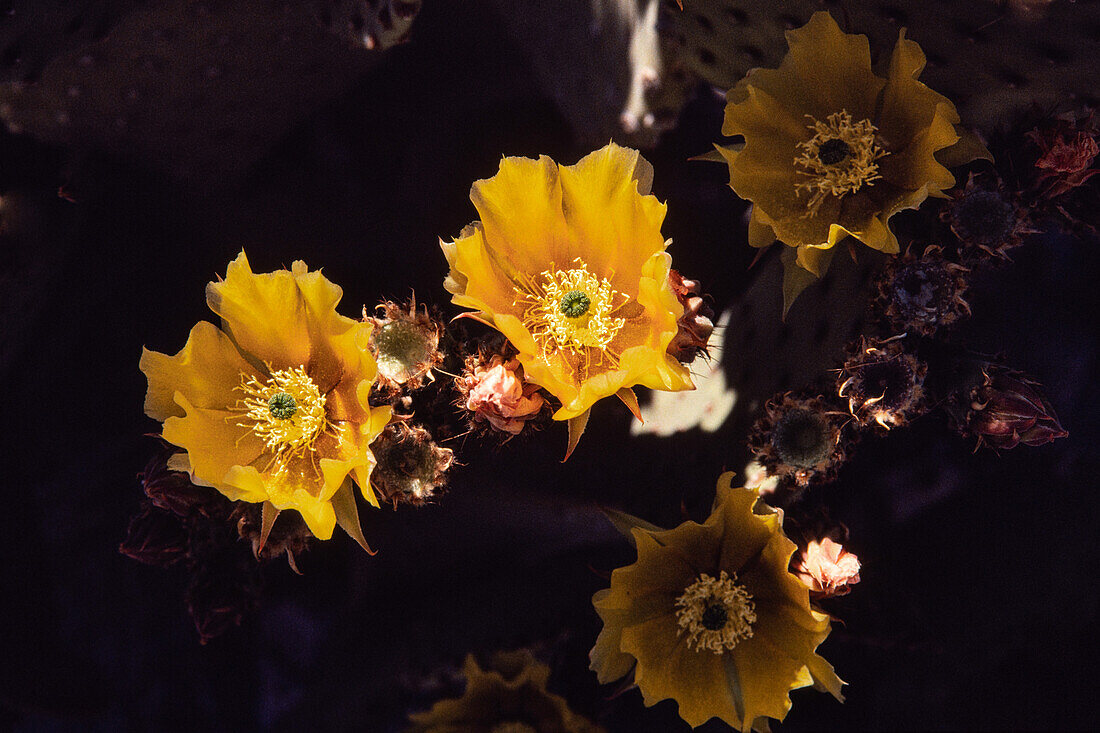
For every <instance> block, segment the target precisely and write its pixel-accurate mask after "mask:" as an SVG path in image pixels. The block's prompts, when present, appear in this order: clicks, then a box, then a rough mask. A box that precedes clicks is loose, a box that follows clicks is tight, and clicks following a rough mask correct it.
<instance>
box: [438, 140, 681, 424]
mask: <svg viewBox="0 0 1100 733" xmlns="http://www.w3.org/2000/svg"><path fill="white" fill-rule="evenodd" d="M652 180H653V169H652V167H651V166H650V165H649V163H648V162H646V160H645V159H644V158H642V157H641V156H640V155H639V154H638V152H637V151H636V150H630V149H627V148H622V147H619V146H618V145H614V144H609V145H607V146H606V147H604V148H601V149H600V150H597V151H596V152H594V153H591V154H590V155H587V156H586V157H584V158H583V159H581V161H580V162H578V163H577V164H576V165H572V166H558V164H557V163H555V162H554V161H553V160H551V159H550V158H548V157H546V156H542V157H540V158H539V159H538V160H531V159H529V158H504V159H503V160H502V161H501V163H500V170H499V171H498V172H497V174H496V175H495V176H493V177H492V178H490V179H487V180H481V181H477V182H476V183H474V185H473V188H472V189H471V191H470V199H471V200H472V201H473V203H474V206H475V207H476V208H477V211H478V214H479V215H480V216H481V220H480V221H475V222H473V223H472V224H470V225H469V226H467V227H466V228H465V229H463V230H462V233H461V234H460V235H459V237H458V238H457V239H455V240H454V241H453V242H443V241H440V245H441V246H442V248H443V253H444V255H445V256H446V257H447V262H448V263H449V264H450V268H451V269H450V274H449V275H448V276H447V278H446V280H445V282H444V285H445V287H446V288H447V290H448V291H449V292H450V293H452V295H453V296H454V297H453V301H454V303H455V304H456V305H459V306H463V307H466V308H471V309H473V310H474V311H476V312H475V313H473V314H471V315H472V316H473V317H475V318H477V319H478V320H481V321H483V322H484V323H486V324H488V325H490V326H492V327H493V328H495V329H497V330H498V331H500V332H501V333H503V334H504V335H505V336H506V337H507V338H508V340H509V341H511V342H512V344H513V345H514V346H515V348H516V349H517V350H518V351H519V355H518V357H517V358H518V359H519V361H520V363H521V364H522V365H523V370H524V374H525V375H526V378H527V379H528V380H529V381H531V382H533V383H535V384H538V385H539V386H541V387H543V388H544V389H545V390H547V391H548V392H550V393H551V394H553V395H554V396H555V397H557V398H558V400H560V401H561V408H560V409H558V411H557V412H556V413H555V414H554V418H555V419H557V420H570V421H571V424H570V436H571V444H574V445H575V440H574V438H575V437H579V432H578V428H579V429H583V424H584V421H585V420H586V419H587V416H588V411H589V409H590V408H591V407H592V405H593V403H595V402H596V401H597V400H599V399H601V398H603V397H608V396H610V395H617V396H618V397H619V398H620V399H622V400H623V401H624V402H625V403H626V404H627V405H628V406H629V407H631V409H632V410H633V411H634V412H635V413H637V400H636V398H635V397H634V393H633V392H632V391H631V387H633V386H634V385H643V386H646V387H650V388H653V389H661V390H671V391H675V390H682V389H692V388H693V387H694V385H693V384H692V382H691V377H690V375H689V374H688V371H687V369H686V368H685V367H684V366H683V365H681V364H680V363H679V362H678V361H677V360H676V359H675V358H674V357H672V356H671V355H669V354H668V353H667V349H668V345H669V343H670V342H671V341H672V338H673V337H674V336H675V335H676V331H677V319H678V318H679V317H680V316H681V314H682V313H683V307H682V306H681V305H680V303H679V301H678V300H677V298H676V293H675V292H674V291H673V289H672V287H671V285H670V283H669V270H670V268H671V262H672V260H671V258H670V257H669V255H668V253H667V252H666V251H665V248H666V247H667V245H668V242H667V241H666V240H665V238H664V237H663V236H662V235H661V223H662V222H663V221H664V217H665V205H664V204H662V203H660V202H658V201H657V199H656V198H655V197H653V196H651V195H649V188H650V184H651V182H652Z"/></svg>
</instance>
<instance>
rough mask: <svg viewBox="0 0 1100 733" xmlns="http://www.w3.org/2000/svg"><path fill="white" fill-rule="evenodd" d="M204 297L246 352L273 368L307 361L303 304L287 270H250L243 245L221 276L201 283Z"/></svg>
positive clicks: (301, 364)
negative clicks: (204, 287)
mask: <svg viewBox="0 0 1100 733" xmlns="http://www.w3.org/2000/svg"><path fill="white" fill-rule="evenodd" d="M206 303H207V305H208V306H210V310H212V311H214V312H215V313H217V314H218V315H219V316H221V319H222V323H223V324H224V328H225V330H226V331H227V332H228V333H229V334H230V335H231V336H232V337H233V340H234V341H236V342H237V345H238V346H239V347H240V348H241V350H242V351H244V352H245V353H247V354H250V355H251V356H253V357H255V358H257V359H259V360H261V361H266V362H269V363H271V364H273V365H275V367H276V368H284V367H288V366H290V367H295V366H305V365H307V364H308V363H309V357H310V351H311V345H310V338H309V324H308V321H307V315H306V306H305V303H304V301H303V298H302V293H301V291H300V290H299V289H298V284H297V283H296V282H295V278H294V276H293V275H292V274H291V272H290V271H289V270H278V271H276V272H272V273H264V274H259V275H258V274H254V273H253V272H252V268H251V266H250V265H249V263H248V257H247V256H246V255H245V253H244V252H243V251H242V252H241V253H240V254H239V255H237V259H235V260H233V262H231V263H229V268H228V269H227V271H226V275H225V280H223V281H221V282H212V283H210V284H208V285H207V286H206Z"/></svg>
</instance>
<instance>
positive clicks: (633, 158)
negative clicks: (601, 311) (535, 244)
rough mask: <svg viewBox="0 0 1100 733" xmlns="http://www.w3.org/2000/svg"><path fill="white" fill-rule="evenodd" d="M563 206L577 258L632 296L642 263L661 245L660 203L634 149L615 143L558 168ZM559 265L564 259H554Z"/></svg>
mask: <svg viewBox="0 0 1100 733" xmlns="http://www.w3.org/2000/svg"><path fill="white" fill-rule="evenodd" d="M559 174H560V176H561V189H562V210H563V212H564V215H565V220H566V223H567V224H568V227H569V231H570V235H571V237H572V239H573V241H574V242H575V243H576V246H575V248H574V250H573V253H572V254H573V256H574V257H579V258H580V259H581V260H582V261H583V262H584V263H585V264H586V265H587V266H588V268H589V270H590V271H592V272H599V273H601V274H602V275H603V276H604V277H606V278H607V279H608V280H609V281H610V282H611V285H612V287H614V288H615V289H616V290H618V291H619V292H621V293H625V294H626V295H628V296H631V297H633V296H634V295H635V294H636V292H635V291H636V289H637V286H638V285H637V284H638V279H639V278H640V277H641V274H642V273H641V270H642V264H643V263H644V262H645V261H646V260H647V259H648V258H649V257H650V256H652V255H653V254H655V253H657V252H661V251H663V250H664V248H665V240H664V237H662V236H661V224H662V222H663V221H664V219H665V210H666V206H665V204H662V203H660V202H659V201H658V200H657V199H656V197H654V196H647V195H642V194H643V193H648V185H645V190H644V191H643V190H641V188H642V186H643V184H641V183H639V178H641V179H642V181H643V182H647V181H651V180H652V178H653V168H652V166H650V165H649V163H648V162H647V161H646V159H645V158H643V157H642V156H641V155H639V153H638V151H637V150H631V149H630V148H623V147H620V146H618V145H615V144H614V143H612V144H610V145H606V146H605V147H603V148H600V149H599V150H597V151H596V152H594V153H589V154H588V155H586V156H585V157H583V158H581V160H580V161H579V162H577V164H576V165H571V166H568V165H567V166H561V167H560V169H559ZM556 264H557V265H558V266H559V267H562V266H563V265H566V264H568V262H557V263H556Z"/></svg>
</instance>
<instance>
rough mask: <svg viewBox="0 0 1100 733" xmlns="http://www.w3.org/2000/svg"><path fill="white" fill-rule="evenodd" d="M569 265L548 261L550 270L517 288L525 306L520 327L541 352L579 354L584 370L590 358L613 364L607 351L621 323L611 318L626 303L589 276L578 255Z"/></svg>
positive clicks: (613, 357)
mask: <svg viewBox="0 0 1100 733" xmlns="http://www.w3.org/2000/svg"><path fill="white" fill-rule="evenodd" d="M573 264H574V265H575V267H574V268H572V269H569V270H559V269H557V268H555V267H554V265H553V264H552V263H551V265H550V269H549V270H545V271H544V272H542V273H541V274H539V275H538V277H536V278H533V279H531V281H530V283H529V284H528V285H527V287H526V288H525V289H520V288H516V294H517V298H518V299H519V300H520V301H521V302H527V303H528V304H529V305H528V307H527V309H526V311H525V312H524V315H523V325H524V326H526V327H527V328H528V329H529V330H530V332H531V335H532V336H534V338H535V340H536V341H537V342H538V344H539V346H541V347H542V350H543V354H544V355H546V356H549V355H550V354H551V353H553V352H554V351H557V350H560V349H566V350H569V351H571V352H573V353H575V354H578V355H583V356H584V365H585V367H586V369H585V370H586V371H587V366H588V365H589V364H590V363H591V359H592V357H593V355H594V354H595V356H596V358H597V359H598V360H600V361H602V360H603V359H605V358H607V359H608V360H609V361H611V363H614V362H615V358H616V357H615V355H614V354H613V353H611V352H610V351H609V350H608V348H609V346H610V344H611V341H612V340H613V339H614V338H615V335H616V334H618V332H619V329H621V328H622V327H623V324H625V323H626V321H625V319H622V318H613V317H612V315H611V314H612V313H614V312H615V310H617V309H618V308H619V307H621V306H622V305H623V304H625V303H626V300H627V299H626V297H625V296H624V295H623V294H622V293H620V292H618V291H616V290H615V289H613V288H612V287H611V284H610V283H609V282H608V281H607V279H606V278H605V279H602V280H601V279H599V278H597V277H596V276H595V275H593V274H592V273H591V272H589V271H588V267H587V265H585V263H584V261H582V260H581V259H580V258H579V257H578V258H577V259H575V260H573ZM593 352H594V354H593Z"/></svg>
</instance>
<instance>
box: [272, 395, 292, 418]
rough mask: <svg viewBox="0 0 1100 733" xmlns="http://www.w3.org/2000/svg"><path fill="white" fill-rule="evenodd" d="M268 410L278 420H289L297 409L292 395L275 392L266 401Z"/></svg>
mask: <svg viewBox="0 0 1100 733" xmlns="http://www.w3.org/2000/svg"><path fill="white" fill-rule="evenodd" d="M267 409H268V412H270V413H271V416H272V417H274V418H276V419H278V420H289V419H290V418H292V417H294V413H296V412H297V411H298V403H297V402H295V401H294V395H291V394H288V393H286V392H276V393H275V394H273V395H271V399H269V400H268V401H267Z"/></svg>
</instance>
